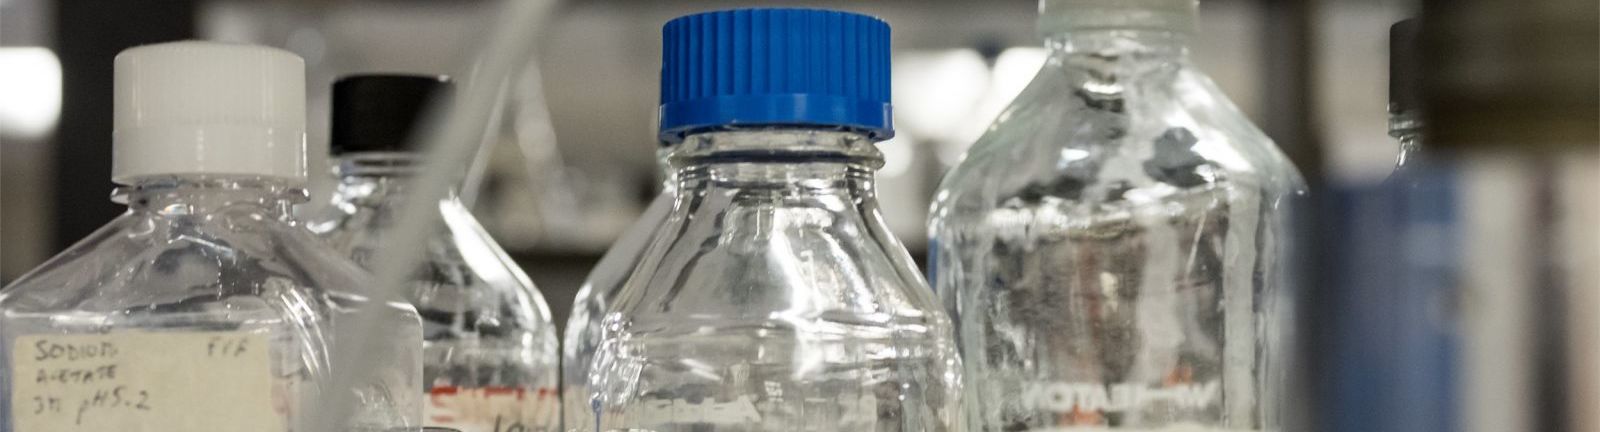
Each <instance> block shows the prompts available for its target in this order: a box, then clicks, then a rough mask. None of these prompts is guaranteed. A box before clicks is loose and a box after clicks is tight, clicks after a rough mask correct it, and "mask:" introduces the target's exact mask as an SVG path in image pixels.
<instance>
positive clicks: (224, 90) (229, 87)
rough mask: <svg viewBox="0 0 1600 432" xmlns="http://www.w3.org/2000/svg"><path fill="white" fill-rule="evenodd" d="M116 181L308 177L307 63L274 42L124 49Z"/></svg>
mask: <svg viewBox="0 0 1600 432" xmlns="http://www.w3.org/2000/svg"><path fill="white" fill-rule="evenodd" d="M115 63H116V72H115V75H116V79H115V93H114V98H113V99H114V103H113V105H114V110H113V111H114V112H115V116H114V121H113V129H112V144H113V145H112V149H113V151H112V170H111V171H112V173H111V177H112V180H113V181H116V182H118V183H123V184H128V183H132V182H133V181H134V180H135V179H138V178H140V177H150V176H162V175H182V174H218V175H247V176H269V177H280V178H284V179H287V180H290V181H292V182H299V181H303V180H305V176H306V158H305V156H306V154H305V153H306V148H305V143H306V140H305V129H306V96H305V95H306V93H305V65H304V63H303V62H302V61H301V60H300V57H298V56H296V55H294V54H291V53H289V52H288V51H283V50H279V49H275V48H268V47H263V46H255V45H241V44H230V43H218V42H197V41H185V42H171V43H163V44H156V45H146V46H141V47H135V48H129V49H127V50H124V51H122V53H120V54H117V58H116V62H115Z"/></svg>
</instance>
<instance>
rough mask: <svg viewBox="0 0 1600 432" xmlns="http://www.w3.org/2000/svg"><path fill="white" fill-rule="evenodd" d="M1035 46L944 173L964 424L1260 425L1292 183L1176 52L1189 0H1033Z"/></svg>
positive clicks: (935, 231)
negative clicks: (1039, 51) (1008, 91)
mask: <svg viewBox="0 0 1600 432" xmlns="http://www.w3.org/2000/svg"><path fill="white" fill-rule="evenodd" d="M1040 10H1041V17H1040V32H1041V33H1042V34H1043V35H1044V36H1045V37H1046V39H1047V42H1048V46H1049V48H1050V57H1049V59H1048V61H1047V63H1046V65H1045V66H1044V67H1043V69H1042V70H1040V71H1039V74H1038V75H1037V76H1036V77H1035V78H1034V80H1033V82H1032V83H1031V84H1029V85H1028V87H1027V89H1026V90H1024V91H1023V93H1022V94H1021V95H1020V96H1018V98H1017V100H1016V101H1015V102H1013V103H1012V105H1011V106H1010V107H1008V108H1007V109H1006V110H1005V111H1003V112H1002V113H1001V114H1000V116H999V118H998V119H997V120H996V121H995V123H994V125H993V126H991V127H990V129H989V131H988V133H986V134H985V135H984V136H983V137H982V138H980V139H979V140H978V142H977V143H976V144H974V145H973V146H972V148H971V149H970V150H968V151H967V154H966V156H965V159H964V160H963V162H961V163H960V164H959V165H958V166H957V167H956V168H955V169H953V170H952V171H951V172H950V173H949V174H948V175H947V176H946V177H945V179H944V180H943V182H942V184H941V186H940V188H939V191H938V192H937V194H936V196H935V203H934V205H933V209H932V212H931V214H930V219H931V220H930V222H929V233H930V236H931V239H932V244H933V245H934V246H933V250H932V251H931V257H930V263H929V264H930V266H931V267H932V268H933V269H934V270H933V272H932V275H933V279H934V283H933V285H934V289H935V291H937V292H938V293H939V295H940V296H941V297H942V298H943V300H944V301H945V305H946V307H947V308H948V309H949V310H950V311H951V314H952V316H953V317H954V318H955V320H956V322H957V328H958V331H957V338H958V339H959V341H960V343H959V345H960V347H961V352H962V355H963V359H964V361H965V362H966V371H967V374H966V377H967V380H968V381H967V382H968V387H967V389H968V394H967V395H966V399H967V400H968V401H969V404H968V411H967V418H968V421H969V426H968V429H969V430H973V431H996V430H1106V429H1108V428H1109V429H1113V430H1140V431H1143V430H1184V431H1189V430H1230V431H1233V430H1249V431H1256V430H1273V429H1274V428H1275V427H1276V426H1275V425H1276V424H1277V415H1278V411H1277V410H1278V407H1277V406H1276V405H1275V403H1276V401H1277V400H1278V399H1279V398H1280V396H1281V395H1280V393H1278V391H1279V388H1280V387H1281V386H1282V385H1283V382H1282V381H1283V371H1282V364H1281V360H1283V359H1284V357H1282V352H1283V349H1282V346H1281V344H1279V342H1281V341H1283V338H1282V335H1281V334H1280V332H1281V331H1283V330H1285V329H1287V328H1288V324H1287V323H1284V322H1281V321H1282V320H1283V319H1284V318H1283V317H1284V316H1285V315H1284V314H1285V313H1286V312H1287V310H1286V306H1287V305H1286V304H1285V302H1284V301H1282V299H1281V298H1280V296H1279V295H1280V294H1281V291H1282V290H1283V289H1284V284H1285V273H1284V268H1285V267H1286V265H1287V264H1288V263H1287V259H1286V257H1285V241H1286V237H1285V233H1286V231H1285V221H1286V216H1287V213H1286V207H1285V206H1286V205H1287V204H1288V202H1289V200H1290V198H1291V197H1292V196H1293V195H1295V194H1296V193H1297V192H1299V191H1301V190H1302V188H1303V186H1301V180H1300V178H1299V174H1298V173H1297V172H1296V171H1295V169H1294V167H1293V166H1291V165H1290V164H1289V163H1288V162H1287V160H1286V158H1285V157H1284V156H1283V155H1282V154H1281V152H1280V151H1279V150H1278V149H1277V148H1276V147H1274V145H1273V143H1272V141H1271V140H1269V139H1268V138H1267V137H1266V136H1265V135H1264V134H1263V133H1262V132H1260V131H1259V130H1257V129H1256V127H1254V126H1253V125H1251V124H1250V122H1249V121H1248V120H1247V119H1246V118H1245V116H1244V115H1242V114H1240V113H1239V111H1238V110H1237V109H1236V108H1235V107H1234V106H1233V105H1232V104H1231V103H1230V102H1228V99H1227V98H1226V97H1225V96H1223V95H1222V93H1221V92H1220V91H1218V90H1217V88H1216V87H1215V85H1213V84H1212V83H1211V81H1210V80H1209V79H1208V78H1206V76H1205V75H1204V74H1202V73H1201V72H1199V71H1197V70H1195V69H1194V68H1193V67H1192V66H1191V65H1190V64H1189V61H1188V59H1187V53H1188V46H1187V40H1188V39H1189V37H1190V36H1191V34H1192V33H1193V30H1194V18H1195V14H1196V2H1195V1H1194V0H1044V1H1042V2H1041V5H1040Z"/></svg>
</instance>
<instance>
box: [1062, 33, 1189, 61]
mask: <svg viewBox="0 0 1600 432" xmlns="http://www.w3.org/2000/svg"><path fill="white" fill-rule="evenodd" d="M1189 37H1190V35H1189V34H1188V33H1185V32H1177V31H1168V30H1151V29H1081V30H1070V31H1062V32H1057V33H1052V34H1049V35H1047V36H1046V38H1045V46H1046V47H1048V48H1049V49H1050V53H1051V57H1054V58H1057V59H1062V58H1088V59H1093V60H1094V61H1096V62H1099V63H1106V62H1111V63H1123V62H1125V63H1144V62H1165V63H1170V62H1173V61H1182V60H1185V59H1186V58H1187V57H1188V55H1189Z"/></svg>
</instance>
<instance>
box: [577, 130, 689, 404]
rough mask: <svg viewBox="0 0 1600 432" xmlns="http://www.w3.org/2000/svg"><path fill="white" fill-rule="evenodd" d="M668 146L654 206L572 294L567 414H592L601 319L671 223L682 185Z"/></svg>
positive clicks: (663, 154)
mask: <svg viewBox="0 0 1600 432" xmlns="http://www.w3.org/2000/svg"><path fill="white" fill-rule="evenodd" d="M669 151H670V148H669V147H663V148H662V149H661V150H660V151H659V152H660V154H661V167H662V172H664V173H666V174H667V175H666V181H665V182H663V183H662V185H661V194H660V195H657V196H656V198H655V200H654V201H651V202H650V206H649V207H647V208H645V211H644V214H642V215H640V216H639V220H638V221H636V222H634V223H633V226H631V227H629V228H628V230H627V231H626V232H623V233H622V237H621V238H619V239H617V242H616V243H614V244H612V245H611V249H609V250H606V254H605V255H604V256H602V257H600V262H599V263H597V264H595V267H594V270H592V271H590V272H589V277H588V278H586V279H585V280H584V281H583V286H581V287H579V288H578V294H577V296H576V297H574V298H573V300H572V315H571V316H569V317H568V318H567V329H566V333H565V335H563V337H562V339H561V340H562V345H561V394H562V398H561V402H562V406H563V408H562V411H561V414H562V418H563V419H584V418H589V417H591V415H590V414H589V413H590V412H592V409H591V406H590V404H589V362H590V361H592V360H594V353H595V350H596V349H599V347H600V328H601V327H600V320H601V319H602V318H604V317H605V312H606V309H607V308H608V307H610V306H611V303H613V302H615V301H616V299H617V295H618V294H620V293H621V292H622V287H623V285H624V284H625V283H626V282H627V281H628V276H629V275H631V274H633V269H634V268H635V267H638V266H639V261H641V260H643V259H644V252H645V248H646V247H648V246H650V239H652V238H655V236H656V232H657V231H660V230H661V227H662V226H663V225H665V224H666V222H667V214H668V213H670V212H671V211H672V202H673V196H674V191H675V190H676V189H677V187H678V185H677V179H676V176H675V175H673V171H672V168H671V167H670V166H668V164H667V161H666V155H667V154H668V152H669ZM572 421H576V420H567V421H565V422H564V423H565V424H566V426H565V427H567V428H569V429H570V428H572V424H571V422H572Z"/></svg>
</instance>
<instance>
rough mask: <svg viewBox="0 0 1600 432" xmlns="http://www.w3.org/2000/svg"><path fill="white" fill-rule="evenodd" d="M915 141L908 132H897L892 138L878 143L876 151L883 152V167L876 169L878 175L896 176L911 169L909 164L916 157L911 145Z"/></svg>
mask: <svg viewBox="0 0 1600 432" xmlns="http://www.w3.org/2000/svg"><path fill="white" fill-rule="evenodd" d="M916 141H917V139H916V138H915V137H913V136H910V134H907V133H905V132H899V133H897V134H895V137H894V138H890V139H889V140H888V141H884V142H880V143H878V151H879V152H881V153H883V168H879V169H878V176H879V177H881V178H884V179H892V178H898V177H900V176H902V175H905V174H906V171H909V170H911V164H912V162H914V161H915V160H916V158H917V154H916V149H915V148H913V147H912V145H913V144H912V143H915V142H916Z"/></svg>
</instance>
